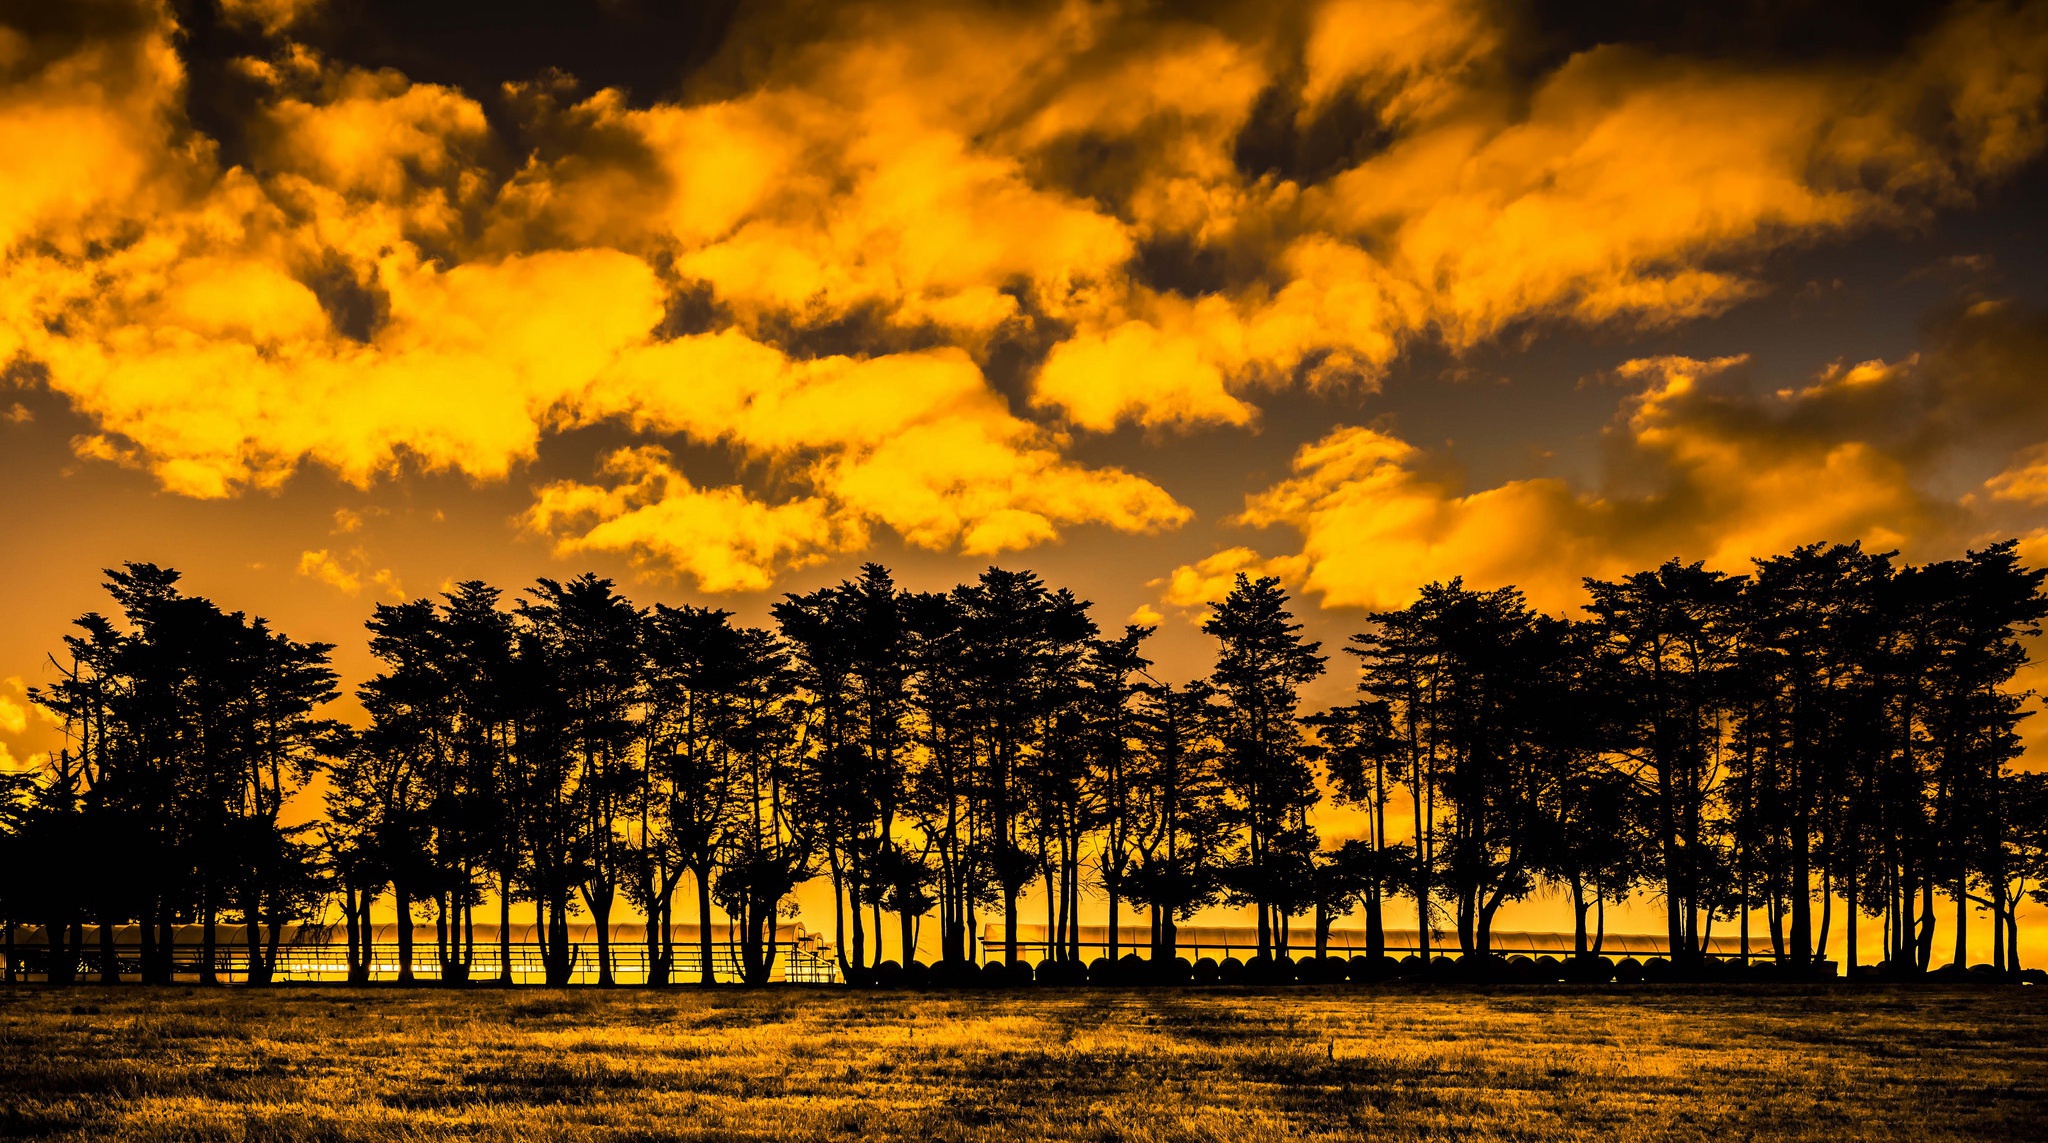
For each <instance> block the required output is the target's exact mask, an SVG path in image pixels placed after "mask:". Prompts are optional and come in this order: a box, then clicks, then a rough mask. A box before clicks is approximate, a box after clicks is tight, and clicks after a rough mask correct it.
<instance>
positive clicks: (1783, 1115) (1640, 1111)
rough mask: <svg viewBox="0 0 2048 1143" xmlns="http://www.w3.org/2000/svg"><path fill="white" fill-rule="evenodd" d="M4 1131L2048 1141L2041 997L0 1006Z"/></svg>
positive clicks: (162, 998)
mask: <svg viewBox="0 0 2048 1143" xmlns="http://www.w3.org/2000/svg"><path fill="white" fill-rule="evenodd" d="M0 1137H7V1138H26V1137H33V1138H42V1139H51V1140H102V1139H120V1140H137V1141H162V1143H169V1141H174V1140H175V1141H184V1140H190V1141H195V1143H196V1141H202V1140H205V1141H212V1140H289V1141H304V1143H313V1141H344V1140H433V1141H436V1143H445V1141H451V1140H470V1139H474V1140H493V1141H496V1140H568V1141H573V1143H586V1141H587V1143H656V1141H672V1140H714V1139H721V1140H722V1139H842V1138H843V1139H853V1138H860V1139H901V1140H969V1139H976V1140H979V1139H990V1140H994V1139H1004V1140H1007V1139H1066V1140H1090V1141H1097V1140H1100V1141H1108V1140H1159V1141H1162V1143H1164V1141H1176V1143H1177V1141H1182V1140H1266V1139H1308V1140H1338V1139H1346V1140H1349V1139H1359V1138H1372V1139H1459V1140H1474V1141H1477V1140H1519V1141H1532V1143H1533V1141H1550V1140H1608V1139H1674V1140H1701V1141H1711V1143H1734V1141H1738V1140H1746V1139H1791V1140H1827V1141H1829V1143H1847V1141H1856V1140H1872V1141H1877V1140H1882V1141H1884V1143H1902V1141H1909V1140H1948V1139H1953V1140H1964V1139H1968V1140H1982V1139H2035V1140H2038V1139H2043V1138H2048V988H2033V987H2016V986H2002V987H2001V986H1988V987H1987V986H1975V987H1973V986H1966V985H1956V986H1924V987H1909V988H1901V987H1886V986H1870V987H1851V986H1846V985H1835V986H1749V987H1737V988H1727V987H1720V988H1714V987H1678V986H1673V987H1662V988H1659V987H1649V986H1645V987H1638V988H1616V987H1607V988H1566V987H1555V986H1553V987H1543V988H1535V987H1528V988H1512V987H1497V988H1489V989H1452V988H1431V987H1428V986H1421V985H1388V986H1381V987H1370V988H1363V987H1357V986H1338V987H1329V988H1315V987H1302V988H1289V989H1276V990H1270V991H1251V990H1229V989H1211V990H1196V989H1166V990H1158V991H1128V992H1119V991H1097V990H1086V989H1073V990H1069V989H1054V988H1042V989H1036V990H1030V991H1024V992H1013V993H999V992H958V993H875V992H849V991H841V990H825V989H787V990H775V991H758V992H746V991H711V992H693V991H688V990H679V991H672V992H662V993H642V992H637V991H628V990H621V991H616V992H600V991H596V990H576V991H560V992H549V991H541V990H519V991H512V992H501V991H494V990H490V989H476V990H470V991H441V990H433V989H418V990H403V991H401V990H397V989H390V988H382V989H376V990H349V989H340V988H275V989H269V990H200V989H187V988H178V989H167V990H150V991H145V990H142V989H137V988H124V989H101V988H89V987H82V988H72V989H66V990H56V989H45V988H40V987H17V988H12V989H0Z"/></svg>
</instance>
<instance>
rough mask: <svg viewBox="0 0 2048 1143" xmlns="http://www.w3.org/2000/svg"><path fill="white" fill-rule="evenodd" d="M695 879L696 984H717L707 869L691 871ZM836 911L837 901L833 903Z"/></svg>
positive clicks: (843, 953)
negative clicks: (712, 953)
mask: <svg viewBox="0 0 2048 1143" xmlns="http://www.w3.org/2000/svg"><path fill="white" fill-rule="evenodd" d="M692 873H693V874H694V875H695V876H696V879H697V955H698V956H699V957H701V958H703V959H702V960H701V961H700V962H699V964H698V970H699V975H698V983H700V984H717V983H718V972H717V970H716V969H714V968H713V967H712V966H711V876H710V869H709V868H708V867H701V868H698V869H695V870H692ZM833 908H834V911H837V908H838V901H837V899H836V895H835V899H834V901H833ZM839 956H840V965H841V966H842V967H844V966H845V963H846V960H845V958H846V951H845V950H844V949H841V950H840V952H839Z"/></svg>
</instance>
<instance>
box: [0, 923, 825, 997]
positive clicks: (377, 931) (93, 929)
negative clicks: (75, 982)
mask: <svg viewBox="0 0 2048 1143" xmlns="http://www.w3.org/2000/svg"><path fill="white" fill-rule="evenodd" d="M793 928H794V932H793V935H783V936H782V937H781V939H779V940H778V941H777V942H776V947H775V954H776V955H775V962H774V965H773V966H772V969H771V973H770V979H771V980H773V981H775V982H777V983H789V984H830V983H832V982H834V981H836V980H837V979H838V965H837V963H836V962H835V960H834V958H833V950H832V946H831V945H829V944H827V943H826V942H825V941H824V940H823V939H822V938H821V937H820V936H819V935H818V934H814V933H807V932H805V931H804V930H803V927H802V926H801V925H798V926H794V927H793ZM712 931H713V933H714V934H716V935H715V937H714V939H713V940H712V942H711V967H712V970H713V973H714V975H715V976H716V977H717V979H718V980H719V981H721V982H727V983H730V982H735V981H738V980H739V979H740V973H741V961H740V947H739V945H738V944H737V943H736V942H734V941H732V940H731V939H729V938H728V937H727V936H726V935H725V934H724V933H723V932H722V931H721V927H720V926H713V930H712ZM246 932H247V930H245V929H243V928H242V927H240V926H238V925H237V926H229V925H222V926H220V927H219V928H218V929H217V930H216V938H215V940H216V943H215V947H214V949H213V954H212V964H213V970H214V973H215V975H216V976H217V977H218V978H219V979H221V980H223V981H227V982H229V983H237V982H241V981H245V980H247V979H248V975H249V953H248V947H247V944H246V935H245V934H246ZM786 932H787V931H786ZM171 933H172V942H171V966H172V973H173V978H174V979H185V980H197V979H199V977H200V976H201V973H202V970H203V969H204V968H205V967H206V964H205V958H206V949H205V935H204V930H203V929H202V927H201V926H198V925H177V926H173V927H172V930H171ZM511 935H512V942H511V954H512V957H511V967H512V981H513V983H515V984H540V983H542V982H544V981H545V980H546V966H545V962H544V960H543V959H542V951H541V944H540V941H539V939H538V933H537V930H536V929H535V928H534V927H533V926H531V925H528V926H523V927H515V928H514V929H513V931H512V934H511ZM76 936H78V937H79V938H81V939H80V940H79V941H78V944H77V948H78V963H77V966H76V967H77V972H78V976H79V979H81V980H93V979H98V977H99V976H100V971H101V961H102V957H103V951H102V946H101V944H100V931H99V926H98V925H82V926H78V927H77V931H76ZM371 938H372V939H371V943H370V956H369V971H370V979H372V980H382V981H388V980H397V979H398V977H399V971H400V968H401V967H402V964H403V960H402V957H403V953H402V952H401V951H400V945H399V941H398V937H397V926H396V925H390V924H385V925H378V926H375V927H374V928H373V929H372V932H371ZM670 940H671V941H672V943H673V946H674V960H673V961H672V963H671V965H670V968H669V980H670V981H671V982H674V983H679V984H682V983H695V982H696V981H698V980H699V979H700V978H701V977H702V970H703V959H702V958H703V948H702V942H701V941H700V939H699V934H698V930H697V926H695V925H677V926H674V927H673V928H672V929H671V930H670ZM609 944H610V952H611V965H612V975H613V978H614V979H615V980H617V981H618V982H619V983H621V984H642V983H645V982H646V980H647V977H648V962H649V958H648V952H647V929H646V926H644V925H614V926H612V927H611V934H610V941H609ZM142 948H143V943H142V931H141V928H140V927H139V926H136V925H116V926H114V956H115V958H116V962H117V965H118V967H119V970H120V973H121V975H122V976H123V977H124V978H127V979H139V978H140V976H141V973H142ZM569 950H570V965H571V973H570V983H572V984H594V983H596V982H597V979H598V967H599V965H598V944H597V936H596V926H594V925H571V926H570V940H569ZM502 951H503V950H502V948H501V945H500V941H499V935H498V926H496V925H478V926H476V928H475V936H474V944H473V945H472V946H470V952H471V959H470V962H469V969H468V974H467V979H468V980H470V981H478V982H493V981H497V980H498V979H499V978H500V976H501V969H502V967H503V962H502V961H501V959H500V955H501V952H502ZM459 954H460V949H458V950H457V955H459ZM51 955H52V953H51V949H50V944H49V940H48V937H47V936H46V934H45V932H44V930H43V929H41V928H37V927H22V928H19V929H17V930H16V932H15V937H14V947H13V953H12V957H13V968H14V975H15V976H16V978H17V979H28V980H44V979H48V974H49V968H50V957H51ZM60 955H61V954H60ZM412 970H413V976H414V978H415V979H417V980H421V981H440V980H442V978H443V968H442V964H441V957H440V952H439V944H438V941H437V930H436V929H435V928H434V927H433V926H430V925H416V926H414V928H413V947H412ZM272 976H273V979H275V980H278V981H288V982H306V983H311V982H327V983H342V982H345V981H347V979H348V940H347V936H346V934H345V932H344V930H343V929H342V928H341V927H340V926H337V925H288V926H286V927H285V928H284V930H283V931H282V933H281V934H280V940H279V943H278V949H277V963H276V966H275V969H274V971H273V973H272Z"/></svg>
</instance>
